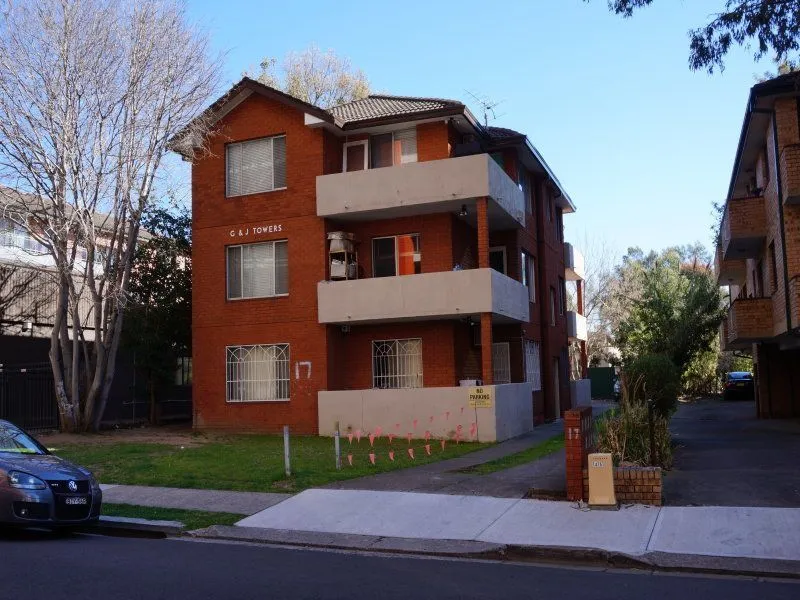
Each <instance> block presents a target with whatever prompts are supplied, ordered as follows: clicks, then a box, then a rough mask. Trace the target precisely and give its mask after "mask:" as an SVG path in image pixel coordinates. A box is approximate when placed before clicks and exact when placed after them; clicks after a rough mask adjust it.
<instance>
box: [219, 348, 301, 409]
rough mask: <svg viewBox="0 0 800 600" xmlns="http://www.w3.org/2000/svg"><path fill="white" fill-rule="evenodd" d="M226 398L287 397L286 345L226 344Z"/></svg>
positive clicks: (270, 398) (230, 399)
mask: <svg viewBox="0 0 800 600" xmlns="http://www.w3.org/2000/svg"><path fill="white" fill-rule="evenodd" d="M226 353H227V378H226V379H227V386H226V387H227V397H226V399H227V401H228V402H274V401H279V400H288V399H289V344H274V345H270V346H264V345H258V346H228V347H227V348H226Z"/></svg>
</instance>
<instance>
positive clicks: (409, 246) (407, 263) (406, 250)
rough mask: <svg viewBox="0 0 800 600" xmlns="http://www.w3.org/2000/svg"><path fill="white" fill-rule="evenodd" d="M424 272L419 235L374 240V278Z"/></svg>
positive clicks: (412, 234)
mask: <svg viewBox="0 0 800 600" xmlns="http://www.w3.org/2000/svg"><path fill="white" fill-rule="evenodd" d="M421 272H422V254H421V253H420V249H419V234H418V233H411V234H408V235H395V236H391V237H384V238H374V239H373V240H372V276H373V277H394V276H395V275H415V274H418V273H421Z"/></svg>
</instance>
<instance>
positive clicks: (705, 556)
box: [196, 489, 800, 576]
mask: <svg viewBox="0 0 800 600" xmlns="http://www.w3.org/2000/svg"><path fill="white" fill-rule="evenodd" d="M798 531H800V509H794V508H747V507H663V508H656V507H647V506H627V507H623V508H621V509H620V510H618V511H608V510H588V509H586V508H585V507H581V506H579V505H577V504H575V503H569V502H553V501H542V500H515V499H506V498H487V497H475V496H456V495H450V494H420V493H410V492H406V493H403V492H381V491H364V490H328V489H313V490H307V491H305V492H303V493H301V494H298V495H296V496H294V497H292V498H289V499H287V500H285V501H284V502H281V503H280V504H277V505H274V506H272V507H270V508H267V509H266V510H263V511H261V512H258V513H256V514H254V515H251V516H249V517H247V518H245V519H243V520H242V521H240V522H238V523H237V526H236V527H220V526H216V527H212V528H209V529H207V530H201V531H200V532H196V534H197V535H198V536H199V537H211V538H226V539H240V540H245V539H247V540H250V541H261V542H272V543H291V544H301V545H312V546H334V547H349V548H361V549H368V550H395V551H408V552H415V551H421V552H434V553H437V554H459V555H479V554H481V553H487V552H489V553H492V552H493V553H499V554H512V555H513V554H515V553H517V554H518V553H527V554H529V555H534V556H538V557H539V558H548V557H557V556H561V557H567V558H569V557H573V558H575V557H578V558H580V557H586V558H593V559H596V558H598V557H601V558H603V559H605V560H607V561H608V562H617V563H619V564H638V565H642V566H650V567H658V568H666V569H691V570H709V571H720V572H736V573H759V574H775V575H791V576H800V535H798V533H797V532H798Z"/></svg>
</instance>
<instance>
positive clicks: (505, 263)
mask: <svg viewBox="0 0 800 600" xmlns="http://www.w3.org/2000/svg"><path fill="white" fill-rule="evenodd" d="M492 252H502V253H503V275H508V255H507V254H506V247H505V246H491V247H490V248H489V257H490V258H491V255H492ZM491 263H492V261H491V260H489V264H491Z"/></svg>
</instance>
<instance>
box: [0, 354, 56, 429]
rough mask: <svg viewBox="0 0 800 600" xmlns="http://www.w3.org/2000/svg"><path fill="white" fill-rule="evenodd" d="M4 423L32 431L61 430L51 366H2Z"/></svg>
mask: <svg viewBox="0 0 800 600" xmlns="http://www.w3.org/2000/svg"><path fill="white" fill-rule="evenodd" d="M0 419H5V420H7V421H11V422H12V423H14V424H15V425H18V426H19V427H22V428H23V429H27V430H28V431H50V430H57V429H58V427H59V423H58V405H57V403H56V394H55V388H54V386H53V372H52V371H51V370H50V365H49V364H48V363H37V364H33V365H0Z"/></svg>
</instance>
